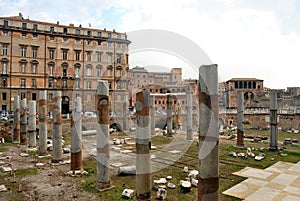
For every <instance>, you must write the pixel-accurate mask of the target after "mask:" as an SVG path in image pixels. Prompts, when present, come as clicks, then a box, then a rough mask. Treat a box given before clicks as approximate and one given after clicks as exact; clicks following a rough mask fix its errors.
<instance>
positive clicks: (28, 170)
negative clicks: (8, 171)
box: [16, 168, 38, 177]
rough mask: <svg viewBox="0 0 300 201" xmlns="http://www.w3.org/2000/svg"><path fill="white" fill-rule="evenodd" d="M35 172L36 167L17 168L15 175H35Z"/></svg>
mask: <svg viewBox="0 0 300 201" xmlns="http://www.w3.org/2000/svg"><path fill="white" fill-rule="evenodd" d="M37 172H38V170H37V168H26V169H17V170H16V176H17V177H26V176H28V175H36V174H37Z"/></svg>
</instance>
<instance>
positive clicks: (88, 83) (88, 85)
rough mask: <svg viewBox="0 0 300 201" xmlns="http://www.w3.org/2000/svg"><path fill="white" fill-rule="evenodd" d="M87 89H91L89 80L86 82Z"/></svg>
mask: <svg viewBox="0 0 300 201" xmlns="http://www.w3.org/2000/svg"><path fill="white" fill-rule="evenodd" d="M87 88H88V89H91V88H92V82H91V81H90V80H89V81H87Z"/></svg>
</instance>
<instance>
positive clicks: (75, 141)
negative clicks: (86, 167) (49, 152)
mask: <svg viewBox="0 0 300 201" xmlns="http://www.w3.org/2000/svg"><path fill="white" fill-rule="evenodd" d="M81 111H82V103H81V98H80V97H77V98H75V100H74V104H73V112H72V119H71V135H72V141H71V170H73V171H74V170H82V133H81V132H82V119H81Z"/></svg>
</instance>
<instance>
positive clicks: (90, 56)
mask: <svg viewBox="0 0 300 201" xmlns="http://www.w3.org/2000/svg"><path fill="white" fill-rule="evenodd" d="M86 60H87V61H91V60H92V53H91V52H86Z"/></svg>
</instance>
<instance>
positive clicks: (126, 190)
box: [122, 188, 134, 199]
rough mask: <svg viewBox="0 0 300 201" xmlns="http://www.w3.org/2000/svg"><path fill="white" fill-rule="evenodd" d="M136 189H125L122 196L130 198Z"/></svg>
mask: <svg viewBox="0 0 300 201" xmlns="http://www.w3.org/2000/svg"><path fill="white" fill-rule="evenodd" d="M133 192H134V190H132V189H127V188H126V189H124V190H123V192H122V197H123V198H127V199H130V198H131V196H132V194H133Z"/></svg>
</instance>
